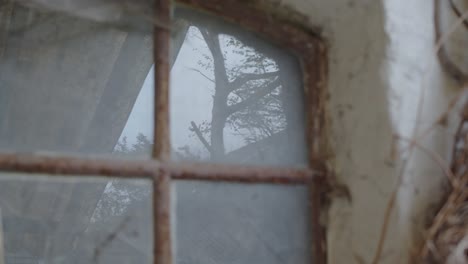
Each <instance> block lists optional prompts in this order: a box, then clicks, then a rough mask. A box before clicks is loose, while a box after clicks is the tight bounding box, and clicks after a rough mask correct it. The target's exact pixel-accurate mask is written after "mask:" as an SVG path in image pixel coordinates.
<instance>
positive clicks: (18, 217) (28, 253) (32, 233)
mask: <svg viewBox="0 0 468 264" xmlns="http://www.w3.org/2000/svg"><path fill="white" fill-rule="evenodd" d="M36 176H38V177H39V178H38V177H34V178H32V177H31V176H27V175H22V174H12V173H0V210H1V213H0V214H1V221H0V222H3V232H2V233H3V234H1V233H0V235H2V236H3V241H4V252H5V256H4V258H5V261H6V262H5V263H6V264H13V263H27V264H30V263H31V264H33V263H34V264H36V263H83V264H84V263H86V264H88V263H103V264H105V263H109V264H110V263H152V258H153V257H152V252H153V246H152V244H153V238H152V234H153V232H152V228H153V226H152V202H151V201H152V187H151V186H152V185H151V181H149V180H136V179H132V180H112V179H102V178H83V177H80V178H76V177H75V178H71V177H67V178H61V177H60V178H57V177H53V178H52V177H47V175H36ZM0 231H1V229H0Z"/></svg>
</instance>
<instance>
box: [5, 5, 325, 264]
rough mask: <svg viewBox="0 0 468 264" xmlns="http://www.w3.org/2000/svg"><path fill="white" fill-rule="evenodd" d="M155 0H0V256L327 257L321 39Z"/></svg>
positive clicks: (25, 259) (265, 21)
mask: <svg viewBox="0 0 468 264" xmlns="http://www.w3.org/2000/svg"><path fill="white" fill-rule="evenodd" d="M149 2H150V1H149ZM149 2H147V1H131V2H127V1H117V2H114V1H91V3H87V2H86V1H68V2H66V3H65V2H62V1H52V0H47V1H42V0H41V1H39V0H29V1H15V0H8V1H4V3H3V4H2V5H3V7H2V9H1V10H0V34H1V35H2V36H4V37H2V38H0V57H1V58H0V152H1V154H0V170H1V171H2V172H1V173H0V220H1V223H2V224H1V225H0V227H1V228H0V235H1V237H0V242H1V241H2V240H3V245H2V243H0V246H2V247H3V252H4V253H3V256H1V257H3V258H4V259H5V263H160V264H161V263H177V264H191V263H324V262H325V260H324V258H325V256H324V240H323V232H322V227H321V225H320V222H319V213H320V210H319V209H320V188H321V185H322V184H321V183H322V181H323V178H324V176H325V173H326V172H325V170H324V169H323V167H324V166H323V153H322V151H323V147H324V146H323V144H324V142H323V141H324V140H323V126H324V116H323V101H322V99H323V93H324V86H325V81H326V76H325V74H326V64H325V57H324V56H325V50H324V46H323V44H322V43H321V40H320V38H319V37H317V35H315V34H314V33H313V32H308V31H307V30H305V29H303V28H301V27H299V26H295V25H293V24H291V23H290V22H288V21H284V20H283V19H281V18H280V17H274V16H273V15H272V14H268V13H266V12H263V11H262V9H261V8H257V7H254V6H251V5H250V4H246V3H243V2H240V3H239V2H238V1H231V0H229V1H228V0H224V1H218V0H179V1H177V2H176V3H172V2H170V1H166V0H158V1H156V5H155V8H149V7H150V6H151V5H152V4H151V3H149ZM117 3H118V4H117ZM152 55H153V56H152ZM169 120H170V122H169ZM0 252H2V248H0ZM0 255H1V254H0ZM0 262H1V260H0Z"/></svg>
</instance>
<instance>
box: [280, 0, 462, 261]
mask: <svg viewBox="0 0 468 264" xmlns="http://www.w3.org/2000/svg"><path fill="white" fill-rule="evenodd" d="M282 4H284V5H287V6H289V7H291V8H292V9H294V10H297V11H298V12H300V13H302V14H304V15H306V16H307V17H308V23H309V24H310V25H311V26H318V27H319V28H321V29H323V36H324V37H325V39H326V40H327V41H328V44H329V65H330V69H329V70H330V71H329V91H330V94H331V100H330V102H329V120H330V137H331V147H332V150H333V152H334V155H335V157H334V159H333V160H332V161H331V167H332V168H333V169H334V171H335V173H336V176H337V178H338V180H339V181H341V182H342V183H344V184H346V185H347V186H348V187H349V189H350V191H351V196H352V200H351V201H348V200H346V199H344V198H335V199H334V200H333V202H332V205H331V208H330V209H329V214H328V220H327V222H328V257H329V263H372V259H373V256H374V254H375V250H376V247H377V244H378V240H379V237H380V230H381V227H382V223H383V219H384V212H385V209H386V206H387V203H388V201H389V196H390V194H391V193H392V191H393V190H394V189H395V186H396V185H397V178H398V175H399V172H400V168H401V165H402V160H403V158H404V157H405V155H404V154H405V153H404V152H402V151H401V144H400V143H401V142H400V143H398V142H397V144H396V145H395V144H394V142H395V141H394V140H393V135H394V134H399V135H403V136H406V137H411V136H412V135H413V128H414V124H415V119H416V116H417V112H418V107H417V106H418V101H419V100H420V98H421V97H422V95H425V96H424V101H423V103H422V106H423V108H422V111H420V112H421V119H420V123H419V125H418V128H419V130H424V129H425V127H427V125H428V124H430V123H432V122H434V120H436V119H437V117H438V116H439V114H440V113H442V112H443V111H444V110H445V109H446V108H447V105H448V102H449V101H450V99H451V98H452V97H453V96H454V94H455V93H456V91H457V87H456V85H455V84H454V83H453V82H451V81H450V80H449V79H448V78H447V77H446V76H445V75H444V73H442V71H441V69H440V66H439V65H438V61H437V59H436V56H435V51H434V46H435V44H434V30H433V28H434V27H433V3H432V1H428V0H412V1H406V0H387V1H377V0H360V1H357V0H327V1H326V0H283V1H282ZM423 91H424V92H423ZM453 126H454V123H453V120H452V121H450V122H449V124H448V126H446V127H442V126H438V127H436V128H435V129H434V131H433V132H431V133H430V134H429V135H428V136H427V137H425V138H424V139H421V140H420V143H421V144H424V145H425V146H427V147H428V148H429V149H431V150H433V151H436V152H438V153H440V154H441V155H442V156H443V157H444V158H447V154H448V153H449V151H450V149H451V138H452V137H453V129H451V128H452V127H453ZM393 149H396V150H397V151H395V152H392V150H393ZM392 153H396V154H397V155H393V154H392ZM403 175H404V176H403V182H402V184H401V188H400V191H399V193H398V198H397V200H396V205H395V210H394V213H393V214H392V218H391V224H390V228H389V231H388V235H387V240H386V243H385V248H384V251H383V255H382V258H381V260H380V261H379V262H378V263H408V256H409V253H410V249H411V247H412V244H413V243H414V242H415V240H414V239H415V238H416V239H420V237H421V231H422V227H423V223H424V220H425V215H426V212H427V209H428V207H429V206H430V204H431V203H433V202H434V201H437V200H438V199H439V198H440V194H441V185H440V183H441V180H442V179H443V174H442V172H441V170H440V168H439V167H438V165H437V164H436V163H435V162H434V161H433V160H431V159H429V158H428V157H427V155H426V154H424V153H422V152H421V151H419V150H417V149H416V151H415V152H414V155H413V158H412V159H411V160H410V161H409V163H408V166H407V167H406V170H405V171H404V174H403Z"/></svg>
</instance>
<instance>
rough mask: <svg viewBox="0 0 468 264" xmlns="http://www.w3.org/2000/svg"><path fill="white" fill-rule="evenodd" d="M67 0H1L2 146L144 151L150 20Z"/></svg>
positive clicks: (148, 123)
mask: <svg viewBox="0 0 468 264" xmlns="http://www.w3.org/2000/svg"><path fill="white" fill-rule="evenodd" d="M65 2H66V3H67V4H64V3H65ZM65 2H64V1H56V0H41V1H39V0H22V1H13V0H7V1H3V2H2V9H1V10H0V34H1V36H2V37H0V151H2V152H61V153H64V152H65V153H80V154H111V153H115V154H117V155H120V156H125V157H141V156H149V154H150V152H151V151H150V149H151V147H150V146H149V145H151V142H152V140H153V138H152V135H153V109H154V107H153V105H154V102H153V75H152V74H151V73H150V69H151V67H152V65H153V60H152V50H153V47H152V45H153V44H152V43H153V42H152V37H151V32H152V29H151V27H152V26H151V23H150V22H149V21H138V20H135V19H133V17H131V16H127V15H126V14H125V13H118V12H117V11H116V10H120V9H118V5H115V8H117V9H112V4H111V3H112V2H114V3H115V2H118V1H94V2H95V3H94V4H93V1H81V2H80V1H74V0H73V1H65ZM80 3H81V6H79V7H76V6H75V5H77V4H80ZM86 4H87V5H90V6H86ZM112 10H114V11H116V12H117V13H115V16H113V17H114V18H115V19H113V20H112V19H110V18H109V17H108V16H107V15H108V14H109V11H112ZM106 14H107V15H106ZM117 18H119V19H117Z"/></svg>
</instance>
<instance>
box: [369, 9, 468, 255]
mask: <svg viewBox="0 0 468 264" xmlns="http://www.w3.org/2000/svg"><path fill="white" fill-rule="evenodd" d="M466 19H468V11H467V12H465V13H463V14H462V15H461V16H460V17H459V18H458V19H457V21H456V22H455V23H454V24H453V25H452V26H451V27H450V29H449V30H448V32H447V33H446V34H444V35H443V36H441V38H440V39H438V40H437V43H436V45H435V49H434V54H437V53H438V52H439V51H440V50H441V48H442V46H443V45H444V44H445V42H447V40H448V38H449V37H450V35H451V34H453V32H455V30H457V29H458V27H459V26H461V25H462V24H463V23H464V21H465V20H466ZM433 67H434V64H431V65H429V66H428V68H427V69H426V70H425V71H424V73H423V78H422V79H423V81H424V80H426V78H427V76H428V74H429V73H430V72H431V70H432V69H433ZM420 88H421V95H420V98H419V101H418V103H417V113H416V122H415V123H416V125H415V127H414V130H413V138H412V139H409V140H408V141H409V146H408V149H407V150H408V156H407V158H406V159H404V160H403V162H402V165H401V167H400V171H399V173H398V176H397V184H396V187H395V189H394V190H393V191H392V193H391V194H390V198H389V201H388V203H387V206H386V209H385V214H384V220H383V224H382V228H381V230H380V236H379V240H378V244H377V249H376V251H375V254H374V258H373V260H372V264H378V263H379V261H380V260H381V257H382V252H383V248H384V245H385V240H386V237H387V231H388V229H389V225H390V217H391V215H392V213H393V210H394V207H395V203H396V199H397V197H398V193H399V190H400V187H401V185H402V183H403V178H404V175H405V172H406V168H407V166H408V164H409V161H410V160H411V158H412V155H413V151H414V148H415V147H418V146H419V147H421V144H419V143H418V142H419V140H420V139H422V138H423V137H425V136H426V135H427V134H429V132H430V131H431V130H432V129H433V128H434V127H436V126H437V125H438V124H440V123H443V122H445V120H446V119H447V117H448V115H449V114H450V112H451V111H452V110H453V108H454V106H455V105H456V103H457V102H458V101H459V100H460V98H462V97H463V95H464V93H465V91H466V90H467V88H468V86H467V87H465V88H464V89H463V90H462V92H461V93H460V94H459V95H458V96H457V97H456V98H455V99H454V100H452V101H451V102H450V104H449V107H448V109H447V110H446V111H444V113H442V115H441V116H440V117H439V118H438V119H437V120H436V122H434V123H433V124H432V125H431V126H429V128H428V129H426V130H424V131H423V132H422V133H418V130H419V127H418V125H419V124H420V123H421V116H422V108H423V107H422V106H423V105H424V97H425V88H426V86H425V85H424V82H422V83H421V87H420ZM465 112H466V111H465ZM400 138H401V137H400ZM447 176H448V177H449V175H447ZM456 184H457V185H460V184H462V182H460V183H456ZM463 186H465V185H463ZM460 200H461V198H459V199H456V201H460ZM429 237H430V236H429ZM429 237H428V239H429ZM426 245H430V243H426Z"/></svg>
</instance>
